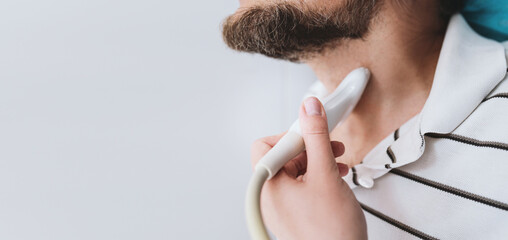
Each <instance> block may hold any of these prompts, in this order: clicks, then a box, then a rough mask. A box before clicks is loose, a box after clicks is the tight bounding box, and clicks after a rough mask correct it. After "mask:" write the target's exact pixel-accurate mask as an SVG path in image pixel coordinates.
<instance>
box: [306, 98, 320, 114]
mask: <svg viewBox="0 0 508 240" xmlns="http://www.w3.org/2000/svg"><path fill="white" fill-rule="evenodd" d="M303 106H304V107H305V112H306V113H307V115H309V116H321V103H320V102H319V100H317V98H314V97H309V98H307V99H305V101H303Z"/></svg>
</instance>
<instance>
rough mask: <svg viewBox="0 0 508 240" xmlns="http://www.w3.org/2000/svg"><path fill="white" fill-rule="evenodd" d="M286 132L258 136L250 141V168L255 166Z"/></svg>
mask: <svg viewBox="0 0 508 240" xmlns="http://www.w3.org/2000/svg"><path fill="white" fill-rule="evenodd" d="M286 133H287V132H283V133H280V134H278V135H273V136H268V137H264V138H260V139H258V140H256V141H254V142H253V143H252V146H251V150H250V152H251V155H250V156H251V157H250V159H251V164H252V168H254V167H255V166H256V164H257V163H258V161H259V159H261V158H262V157H263V156H264V155H265V154H266V153H267V152H268V151H270V149H272V148H273V146H275V144H277V142H279V140H280V139H281V138H282V136H284V135H285V134H286Z"/></svg>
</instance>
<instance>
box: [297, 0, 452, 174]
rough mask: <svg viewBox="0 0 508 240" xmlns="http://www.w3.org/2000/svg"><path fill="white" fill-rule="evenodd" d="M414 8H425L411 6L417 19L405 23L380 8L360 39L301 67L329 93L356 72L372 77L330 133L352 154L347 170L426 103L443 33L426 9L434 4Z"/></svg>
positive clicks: (431, 8) (413, 16)
mask: <svg viewBox="0 0 508 240" xmlns="http://www.w3.org/2000/svg"><path fill="white" fill-rule="evenodd" d="M417 2H427V3H419V4H426V5H424V6H412V7H418V8H420V9H419V10H418V11H413V12H418V14H420V15H412V18H409V16H401V12H390V11H391V10H390V9H392V8H391V7H382V9H381V10H380V12H379V13H378V16H377V17H376V19H374V20H373V22H372V26H371V32H370V33H369V35H368V36H367V37H366V38H365V39H363V40H347V41H343V42H341V43H340V45H339V46H338V47H336V48H334V49H331V50H329V51H327V52H326V53H325V54H323V55H321V56H318V57H315V58H313V59H311V60H309V61H308V62H307V64H308V65H309V66H310V67H311V68H312V69H313V70H314V72H315V74H316V75H317V77H318V79H319V80H320V81H321V82H322V83H323V84H324V85H325V87H326V88H327V89H328V90H329V91H333V90H334V89H335V88H336V87H337V86H338V85H339V84H340V82H341V81H342V79H343V78H344V77H345V76H346V75H347V74H348V73H349V72H350V71H352V70H353V69H355V68H357V67H361V66H363V67H367V68H368V69H369V70H370V71H371V73H372V76H371V79H370V81H369V84H368V85H367V87H366V89H365V92H364V94H363V96H362V98H361V100H360V101H359V103H358V105H357V106H356V108H355V109H354V111H353V112H352V114H351V115H350V117H349V118H348V119H347V120H346V121H345V122H344V123H343V125H342V126H341V127H339V129H337V130H336V131H334V133H332V138H334V137H335V138H338V140H343V141H347V142H345V143H346V147H348V145H349V147H350V149H351V150H352V153H350V158H351V159H350V160H348V164H349V165H356V164H357V163H359V162H360V161H362V159H363V157H364V156H365V154H366V153H367V152H368V151H370V149H371V148H373V147H374V146H375V145H376V144H377V143H378V142H379V141H381V140H382V139H383V138H384V137H386V136H387V135H388V134H390V133H391V132H393V131H394V130H395V129H397V128H398V127H399V126H400V125H402V124H403V123H404V122H406V121H407V120H409V119H410V118H411V117H413V116H414V115H416V114H417V113H419V112H420V111H421V109H422V108H423V105H424V103H425V101H426V99H427V97H428V94H429V92H430V89H431V86H432V82H433V78H434V72H435V68H436V64H437V60H438V57H439V52H440V49H441V45H442V41H443V37H444V31H443V23H441V22H439V21H440V20H439V19H438V17H437V13H436V11H437V10H435V9H433V8H434V7H435V6H432V5H430V4H431V3H432V2H434V1H417ZM425 8H427V9H425ZM434 13H435V14H434ZM433 14H434V15H433ZM360 144H361V146H360Z"/></svg>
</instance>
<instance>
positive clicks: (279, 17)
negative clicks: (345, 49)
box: [222, 0, 379, 62]
mask: <svg viewBox="0 0 508 240" xmlns="http://www.w3.org/2000/svg"><path fill="white" fill-rule="evenodd" d="M378 2H379V0H346V1H345V3H343V4H341V5H340V6H337V7H335V8H332V9H325V8H321V9H313V8H310V7H309V6H306V5H304V4H303V3H302V2H301V1H298V2H288V1H283V2H278V3H268V4H264V5H259V6H254V7H251V8H248V9H245V10H241V11H239V12H237V13H235V14H233V15H231V16H229V17H228V18H226V19H225V21H224V23H223V26H222V27H223V28H222V35H223V39H224V42H225V43H226V44H227V45H228V46H229V47H230V48H232V49H234V50H237V51H242V52H248V53H260V54H263V55H265V56H268V57H272V58H277V59H283V60H289V61H292V62H301V61H304V60H307V59H310V58H312V57H313V56H315V55H318V54H321V53H323V51H325V50H326V49H330V48H333V47H335V46H337V45H338V44H339V43H340V42H341V40H345V39H361V38H364V37H365V35H366V34H367V33H368V31H369V25H370V22H371V21H372V19H373V17H374V16H375V14H376V12H377V9H378V5H379V3H378Z"/></svg>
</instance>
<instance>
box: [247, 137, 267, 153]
mask: <svg viewBox="0 0 508 240" xmlns="http://www.w3.org/2000/svg"><path fill="white" fill-rule="evenodd" d="M265 145H266V143H265V141H264V138H259V139H256V140H255V141H254V142H252V144H251V146H250V149H251V152H254V151H257V150H258V149H260V148H262V147H264V146H265Z"/></svg>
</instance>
